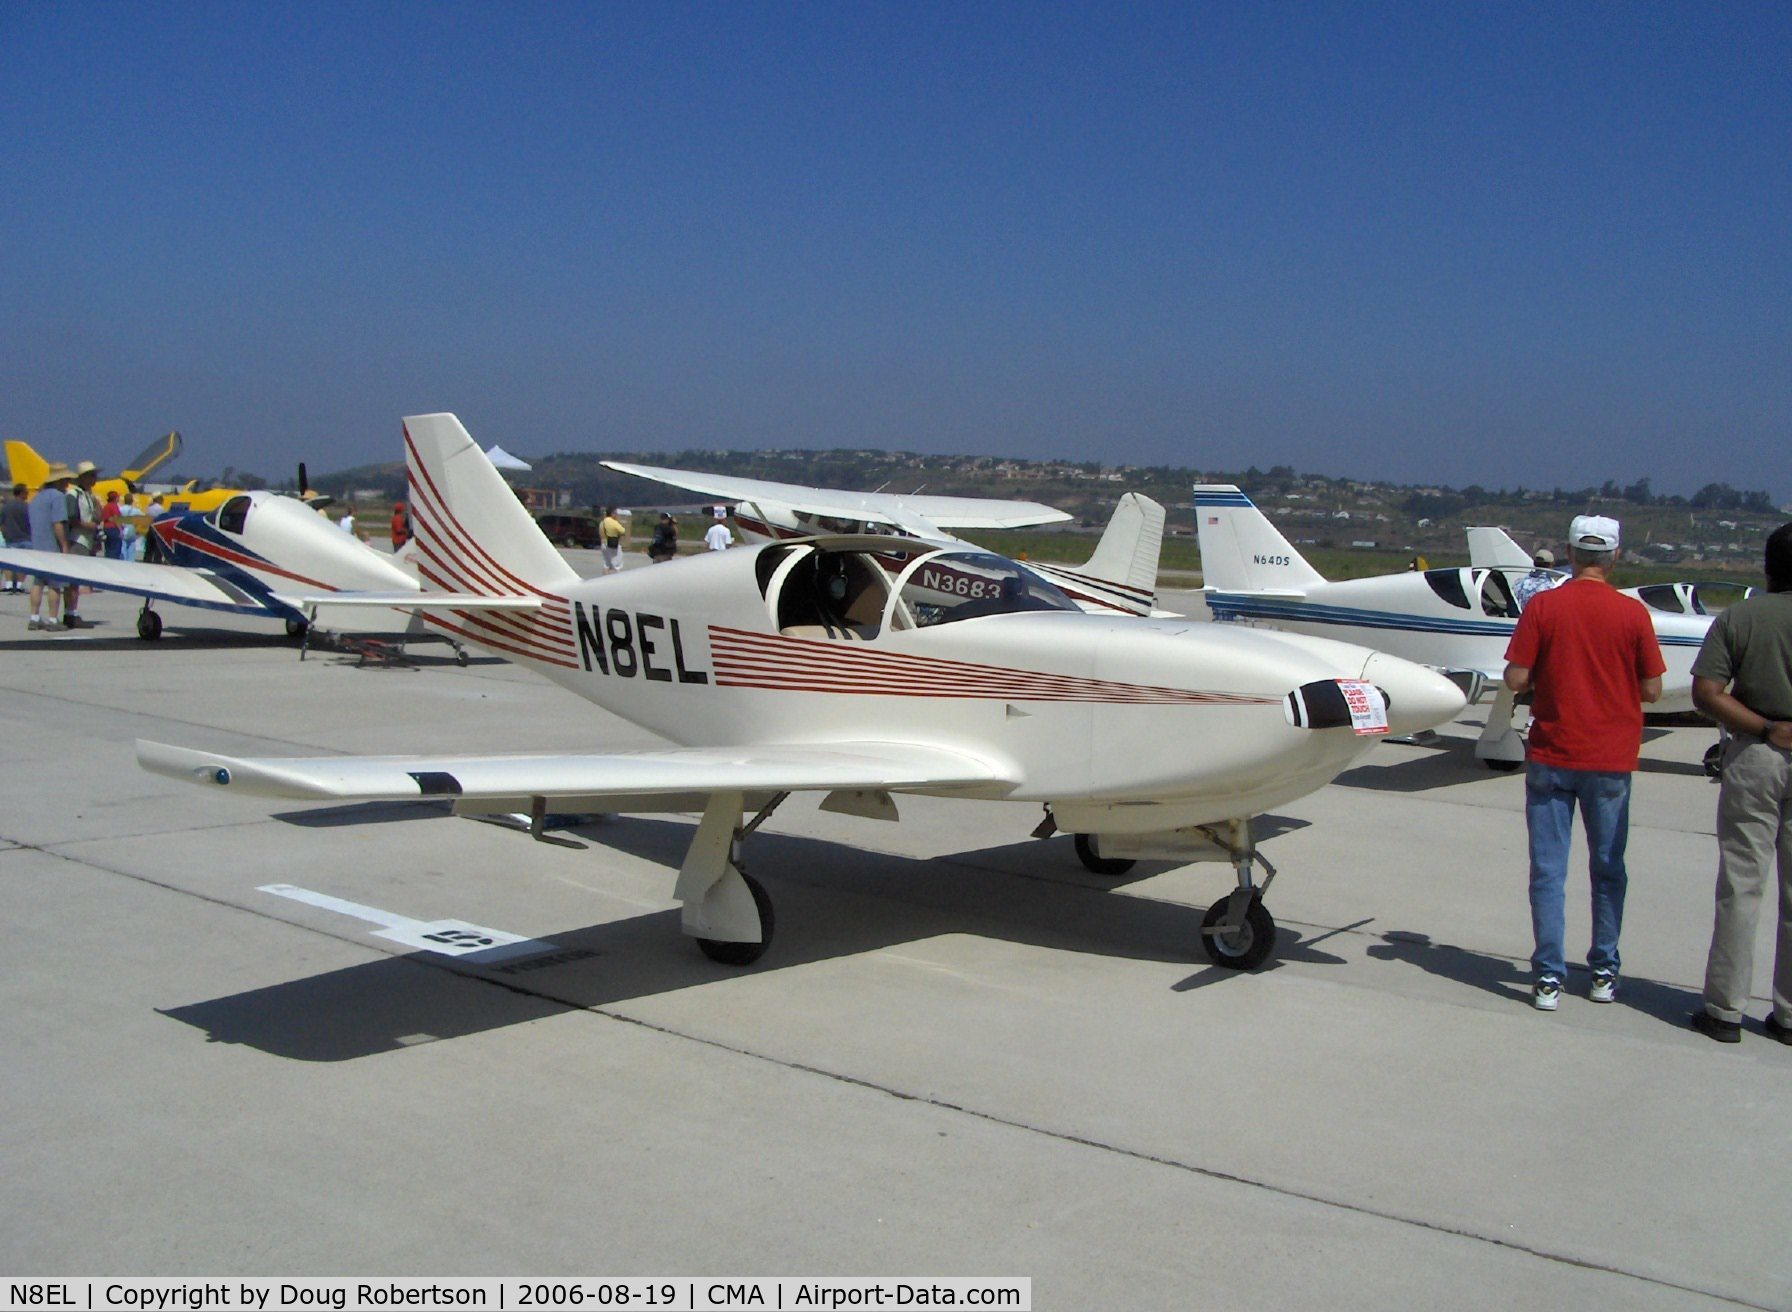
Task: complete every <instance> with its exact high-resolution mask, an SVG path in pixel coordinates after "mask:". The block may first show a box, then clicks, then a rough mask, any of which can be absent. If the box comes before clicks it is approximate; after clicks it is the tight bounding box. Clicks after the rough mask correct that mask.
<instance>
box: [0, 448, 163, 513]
mask: <svg viewBox="0 0 1792 1312" xmlns="http://www.w3.org/2000/svg"><path fill="white" fill-rule="evenodd" d="M180 446H181V442H180V434H179V433H168V434H166V435H165V436H162V437H158V438H157V439H156V440H155V441H153V442H151V443H150V444H149V445H148V446H147V447H145V448H144V449H143V450H142V451H141V452H139V453H138V454H137V456H136V457H135V458H134V459H133V460H132V461H131V463H130V465H129V467H127V468H125V469H122V470H120V471H119V474H118V477H116V478H102V479H99V480H98V481H97V482H95V483H94V485H93V494H94V496H96V497H98V498H99V499H100V501H101V502H102V503H103V502H104V501H105V499H106V494H107V493H108V492H116V493H118V499H119V500H120V501H122V502H123V503H124V504H125V505H127V506H131V507H133V508H135V509H138V510H141V509H143V507H144V506H145V505H147V504H148V502H149V497H148V496H147V495H145V494H143V493H140V492H138V490H137V485H138V484H139V483H141V482H142V481H143V478H144V476H145V475H147V474H148V473H150V471H152V470H154V469H157V468H159V467H161V466H162V465H165V464H167V463H168V462H169V461H170V460H172V459H174V457H175V456H177V455H179V454H180ZM69 467H70V468H71V469H72V468H74V466H73V465H71V466H69ZM6 468H7V472H8V474H9V475H10V477H9V478H8V480H7V481H8V482H11V483H23V484H24V485H25V494H26V495H27V496H29V495H31V494H32V493H33V492H36V491H37V489H38V488H40V487H42V486H43V482H44V475H45V474H47V473H49V471H50V462H49V461H48V460H45V459H44V458H43V457H42V456H40V455H39V454H38V453H37V451H36V450H35V449H34V448H33V447H32V445H31V444H30V443H29V442H17V441H9V442H8V443H7V444H6ZM188 486H191V484H189V485H188Z"/></svg>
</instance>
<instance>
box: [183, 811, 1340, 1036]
mask: <svg viewBox="0 0 1792 1312" xmlns="http://www.w3.org/2000/svg"><path fill="white" fill-rule="evenodd" d="M1293 823H1295V824H1298V823H1299V822H1293ZM694 824H695V821H694V819H693V820H688V821H677V820H669V819H664V818H657V817H656V818H646V817H627V818H623V819H619V820H615V821H612V822H608V823H606V824H604V825H602V826H601V828H600V827H595V826H594V827H589V831H591V832H599V833H601V835H602V840H603V844H604V846H605V847H608V848H614V849H616V850H618V851H621V852H626V853H628V854H630V855H632V856H635V857H638V858H641V859H644V860H649V861H654V862H657V863H659V864H662V865H665V866H667V867H669V869H668V871H667V892H668V894H670V891H671V880H672V878H673V872H674V871H675V870H676V868H677V866H678V864H679V862H680V861H682V859H683V857H684V852H685V848H686V846H687V845H688V843H689V841H690V837H691V830H692V827H693V825H694ZM518 841H519V842H527V841H528V840H527V839H526V838H522V837H520V836H519V838H518ZM746 859H747V866H748V868H749V870H750V871H751V872H752V873H753V874H754V876H755V877H756V878H760V879H762V880H763V882H764V883H765V885H766V887H767V890H768V891H769V892H770V893H771V895H772V898H773V901H774V903H775V906H776V909H777V925H778V929H777V937H776V939H775V940H774V942H773V944H772V946H771V948H770V949H769V951H768V952H767V953H766V955H765V957H763V958H762V959H761V960H760V961H759V962H758V963H756V964H755V965H753V966H750V967H746V968H744V969H743V968H731V967H726V966H720V965H717V964H715V963H714V962H711V961H709V960H708V959H707V958H706V957H704V956H703V955H702V954H701V953H700V952H699V951H698V950H697V948H696V947H695V945H694V944H692V943H691V942H690V941H689V940H688V939H687V938H686V937H685V935H684V934H682V933H681V932H680V929H679V913H678V911H677V910H676V909H675V908H668V909H665V910H660V911H652V912H647V913H644V914H641V915H636V916H628V917H624V918H621V919H617V920H612V921H607V922H603V923H599V924H591V925H585V926H583V927H577V928H568V929H564V930H553V931H547V932H544V933H542V934H541V935H540V937H542V938H544V939H545V940H547V941H548V942H550V943H552V944H553V945H554V950H553V951H551V952H549V953H546V954H543V955H541V956H539V957H524V958H513V959H511V960H508V961H502V962H497V963H492V964H481V963H479V962H477V961H474V960H471V959H467V958H460V959H455V958H451V957H446V956H438V955H436V954H433V953H425V952H419V953H412V954H409V955H407V956H402V957H385V956H382V957H381V958H379V959H378V960H376V961H371V962H365V963H361V964H358V965H354V966H348V967H345V968H343V969H340V970H334V971H327V972H325V973H323V974H320V975H313V976H309V977H306V978H302V979H295V980H290V981H287V982H284V983H280V984H274V985H271V986H268V987H266V988H259V989H252V990H249V991H247V992H243V993H237V994H232V995H229V996H226V997H220V998H214V999H211V1000H209V1001H205V1002H198V1003H193V1004H190V1005H185V1006H178V1007H173V1008H168V1009H165V1010H163V1011H162V1013H161V1014H163V1015H166V1016H169V1017H171V1018H173V1019H175V1020H178V1021H181V1022H183V1023H185V1024H187V1025H191V1026H194V1027H195V1028H197V1029H201V1030H203V1031H205V1033H206V1035H207V1038H208V1039H209V1040H211V1041H213V1042H224V1043H240V1044H245V1045H248V1046H250V1047H254V1048H257V1049H260V1050H261V1051H263V1052H267V1053H269V1054H271V1055H274V1056H278V1057H285V1058H289V1059H292V1060H296V1061H319V1062H333V1061H349V1060H353V1059H355V1058H359V1057H368V1056H373V1055H376V1054H379V1053H383V1052H391V1051H395V1050H397V1049H401V1048H406V1047H411V1046H415V1045H416V1044H419V1043H423V1042H429V1041H436V1040H442V1039H452V1038H458V1037H462V1036H466V1035H471V1034H478V1033H483V1032H486V1031H489V1030H493V1029H498V1028H501V1027H503V1026H508V1025H516V1024H522V1023H525V1022H528V1021H532V1020H538V1019H541V1018H543V1017H545V1016H551V1015H556V1014H560V1013H563V1012H566V1011H571V1010H583V1009H588V1008H601V1007H605V1006H610V1005H614V1004H618V1003H623V1002H627V1001H630V1000H632V999H639V998H647V997H652V996H655V995H658V994H661V993H668V992H673V991H676V990H681V989H688V988H692V987H695V986H701V985H705V984H718V983H724V982H726V981H728V980H730V979H734V978H737V977H739V976H742V975H750V974H755V973H759V972H764V971H776V970H785V969H790V968H794V967H798V966H805V965H812V964H814V963H817V962H824V961H831V960H835V959H838V958H842V957H851V956H856V955H859V954H861V953H865V952H871V951H875V950H877V949H880V948H888V947H894V946H898V945H901V944H905V943H914V942H920V941H924V940H926V939H930V938H937V937H941V936H945V935H962V934H970V935H976V936H979V937H982V938H988V939H993V940H998V941H1007V942H1013V943H1023V944H1027V945H1031V946H1036V947H1043V948H1048V949H1052V950H1057V951H1065V952H1077V953H1084V954H1090V955H1095V956H1108V957H1120V958H1126V959H1132V960H1142V961H1164V962H1171V963H1177V964H1193V963H1196V962H1201V961H1204V960H1205V958H1204V956H1203V955H1202V952H1201V948H1200V946H1199V943H1200V932H1201V918H1202V916H1203V915H1204V914H1205V912H1206V909H1207V908H1206V906H1205V905H1198V906H1197V905H1188V904H1186V903H1181V902H1171V901H1166V900H1163V899H1155V898H1151V897H1148V896H1143V895H1140V894H1138V893H1128V894H1125V895H1116V894H1115V892H1114V885H1115V884H1116V883H1118V882H1121V881H1116V880H1112V879H1106V878H1103V877H1101V876H1098V875H1091V874H1089V873H1087V872H1085V871H1084V870H1083V869H1082V867H1081V865H1080V864H1079V863H1078V862H1077V859H1076V857H1075V855H1074V853H1073V852H1072V849H1071V845H1070V843H1069V841H1068V840H1066V839H1055V840H1050V841H1045V842H1041V841H1038V840H1025V841H1022V842H1019V843H1012V844H1007V845H1003V846H998V847H990V848H984V849H981V850H979V851H975V852H970V853H962V854H954V855H951V856H945V857H938V858H930V859H917V858H913V857H905V856H896V855H891V854H888V853H880V852H870V851H866V850H864V849H862V848H852V847H845V846H842V845H840V844H837V843H833V842H829V841H825V840H821V839H814V838H805V837H798V836H793V835H786V834H777V833H768V832H764V831H761V832H760V833H758V834H756V835H754V836H753V838H752V839H751V840H749V842H748V844H747V848H746ZM1164 868H1167V867H1159V869H1164ZM1211 869H1212V872H1213V873H1212V888H1213V897H1215V898H1218V897H1220V896H1222V895H1223V894H1224V893H1225V892H1227V891H1229V889H1230V887H1231V885H1232V880H1231V872H1230V869H1229V868H1228V867H1226V866H1223V865H1215V866H1212V867H1211ZM345 924H346V922H345ZM342 937H344V938H345V939H350V940H353V939H354V938H355V937H356V935H355V931H353V930H347V931H346V932H345V933H343V935H342ZM1278 939H1279V942H1278V944H1277V948H1276V952H1275V953H1274V954H1273V955H1272V957H1271V959H1270V962H1269V963H1268V964H1267V965H1266V966H1265V967H1264V969H1269V968H1271V967H1273V966H1274V965H1275V964H1277V963H1278V962H1280V961H1282V960H1296V961H1309V962H1316V963H1321V964H1343V963H1342V960H1341V959H1340V958H1337V957H1334V956H1331V955H1330V954H1327V953H1323V952H1318V951H1312V950H1308V949H1306V948H1303V946H1302V945H1301V943H1300V942H1299V938H1298V935H1297V934H1296V933H1295V932H1294V931H1292V930H1290V929H1286V928H1283V929H1280V930H1279V931H1278ZM1233 976H1234V972H1232V971H1228V970H1222V969H1219V968H1217V967H1213V968H1210V969H1209V970H1207V971H1205V972H1201V973H1198V974H1197V975H1196V976H1195V977H1194V978H1193V979H1192V980H1184V981H1182V982H1181V983H1180V984H1178V985H1176V986H1175V987H1177V988H1178V989H1179V990H1180V989H1187V988H1190V987H1196V986H1199V985H1201V984H1206V983H1215V982H1218V981H1220V980H1223V979H1227V978H1232V977H1233ZM494 984H495V985H497V987H495V988H494V987H491V985H494Z"/></svg>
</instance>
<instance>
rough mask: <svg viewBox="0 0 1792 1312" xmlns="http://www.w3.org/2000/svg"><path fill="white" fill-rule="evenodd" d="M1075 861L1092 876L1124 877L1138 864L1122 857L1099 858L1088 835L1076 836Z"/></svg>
mask: <svg viewBox="0 0 1792 1312" xmlns="http://www.w3.org/2000/svg"><path fill="white" fill-rule="evenodd" d="M1076 859H1077V860H1078V861H1081V862H1082V863H1083V869H1085V870H1087V871H1088V872H1089V873H1090V874H1092V875H1124V874H1125V873H1126V872H1127V871H1128V870H1131V869H1132V868H1133V867H1134V866H1135V865H1137V864H1138V862H1136V861H1130V860H1127V859H1125V858H1122V857H1105V856H1100V855H1098V854H1097V853H1096V851H1095V844H1094V843H1092V842H1091V841H1089V835H1087V834H1078V835H1077V836H1076Z"/></svg>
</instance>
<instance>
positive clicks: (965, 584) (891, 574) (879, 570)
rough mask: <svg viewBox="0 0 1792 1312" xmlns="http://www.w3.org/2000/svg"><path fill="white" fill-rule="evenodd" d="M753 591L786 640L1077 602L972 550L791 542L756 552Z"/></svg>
mask: <svg viewBox="0 0 1792 1312" xmlns="http://www.w3.org/2000/svg"><path fill="white" fill-rule="evenodd" d="M759 569H760V585H761V587H762V588H763V589H764V591H765V594H766V600H767V602H768V604H769V605H770V606H771V608H772V613H773V615H774V617H775V619H776V622H777V626H778V631H779V632H780V633H783V634H785V635H787V636H790V637H813V638H832V639H836V640H847V641H870V640H873V639H875V638H877V637H878V636H879V635H880V634H881V633H882V632H883V630H884V628H885V627H886V626H887V627H888V628H890V629H896V630H901V629H924V628H929V627H931V626H933V625H936V624H950V623H954V622H956V621H959V620H968V619H978V618H984V617H988V616H993V615H1008V614H1015V613H1018V612H1020V611H1069V612H1076V613H1080V608H1079V607H1078V606H1077V604H1076V603H1075V602H1073V601H1071V600H1070V598H1069V597H1067V596H1065V595H1064V594H1063V593H1062V592H1061V591H1059V590H1058V589H1057V588H1056V587H1054V586H1053V585H1052V584H1051V583H1049V582H1047V581H1046V580H1045V579H1044V578H1042V577H1040V576H1039V575H1038V574H1035V573H1034V572H1033V571H1032V570H1030V569H1028V568H1026V567H1025V566H1024V565H1020V564H1017V563H1015V562H1014V561H1011V560H1007V559H1004V558H1003V557H1001V556H992V555H988V554H985V553H983V552H979V551H933V552H927V553H925V554H922V555H920V556H918V557H915V558H910V557H909V555H908V553H891V552H888V551H879V550H872V549H870V548H868V547H866V546H863V545H858V544H851V545H830V544H814V543H791V544H788V545H786V546H784V547H781V548H778V549H774V550H768V551H766V552H763V553H762V554H761V557H760V563H759Z"/></svg>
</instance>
